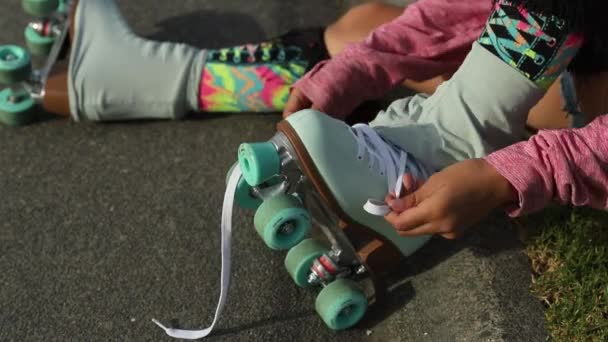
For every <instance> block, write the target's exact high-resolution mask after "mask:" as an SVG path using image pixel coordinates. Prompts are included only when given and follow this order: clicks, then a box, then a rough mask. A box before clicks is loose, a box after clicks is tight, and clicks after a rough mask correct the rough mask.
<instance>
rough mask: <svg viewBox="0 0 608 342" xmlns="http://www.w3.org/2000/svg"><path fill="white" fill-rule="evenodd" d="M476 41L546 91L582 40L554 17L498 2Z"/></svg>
mask: <svg viewBox="0 0 608 342" xmlns="http://www.w3.org/2000/svg"><path fill="white" fill-rule="evenodd" d="M478 42H479V43H480V44H481V45H482V46H484V47H485V48H486V49H488V50H489V51H490V52H492V53H493V54H495V55H496V56H498V57H499V58H500V59H502V60H503V61H504V62H505V63H507V64H509V65H511V66H512V67H513V68H515V69H517V70H518V71H519V72H521V73H522V74H523V75H525V76H526V77H527V78H529V79H530V80H531V81H533V82H534V83H536V85H538V86H539V87H540V88H542V89H545V90H547V89H548V88H549V87H550V86H551V84H553V82H555V80H556V79H557V78H558V77H559V75H560V74H561V73H562V72H564V71H565V70H566V67H567V66H568V64H570V62H571V61H572V59H573V58H574V57H575V56H576V54H577V53H578V51H579V49H580V48H581V46H582V44H583V39H582V36H580V35H578V34H573V33H571V32H569V31H568V28H567V25H566V22H565V21H564V20H562V19H560V18H558V17H556V16H551V15H543V14H539V13H535V12H530V11H528V10H527V9H526V8H525V7H523V6H522V5H517V6H515V5H512V4H511V3H510V2H509V1H497V2H496V8H495V10H494V12H493V13H492V15H491V16H490V19H489V20H488V23H487V24H486V28H485V30H484V31H483V33H482V34H481V37H480V38H479V40H478Z"/></svg>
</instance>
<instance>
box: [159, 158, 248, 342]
mask: <svg viewBox="0 0 608 342" xmlns="http://www.w3.org/2000/svg"><path fill="white" fill-rule="evenodd" d="M241 175H242V173H241V168H240V167H238V165H237V167H235V168H234V169H233V171H232V174H231V175H230V177H229V178H228V185H227V186H226V193H225V194H224V205H223V207H222V223H221V227H222V271H221V282H220V288H221V290H220V299H219V302H218V304H217V308H216V309H215V316H214V317H213V322H212V323H211V325H210V326H209V327H208V328H205V329H202V330H182V329H173V328H167V327H165V326H164V325H163V324H162V323H160V322H159V321H157V320H156V319H152V322H154V323H156V325H158V326H159V327H161V328H162V329H163V330H164V331H165V332H166V333H167V335H169V336H171V337H175V338H182V339H186V340H196V339H199V338H203V337H206V336H207V335H209V334H210V333H211V331H212V330H213V328H214V327H215V324H216V323H217V321H218V319H219V318H220V315H221V314H222V311H224V305H225V304H226V298H227V297H228V288H229V287H230V262H231V256H230V255H231V252H232V251H231V246H230V242H231V240H232V209H233V206H234V194H235V193H236V187H237V185H238V184H239V180H240V179H241Z"/></svg>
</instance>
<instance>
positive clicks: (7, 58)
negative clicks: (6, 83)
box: [0, 53, 17, 62]
mask: <svg viewBox="0 0 608 342" xmlns="http://www.w3.org/2000/svg"><path fill="white" fill-rule="evenodd" d="M0 57H2V60H3V61H5V62H11V61H14V60H16V59H17V56H15V55H13V54H12V53H7V54H5V55H3V56H0Z"/></svg>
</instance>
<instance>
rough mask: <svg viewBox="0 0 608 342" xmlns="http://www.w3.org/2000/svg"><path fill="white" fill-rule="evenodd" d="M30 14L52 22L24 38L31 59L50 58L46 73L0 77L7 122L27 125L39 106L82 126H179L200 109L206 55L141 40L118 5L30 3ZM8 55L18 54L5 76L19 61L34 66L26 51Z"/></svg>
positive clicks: (33, 27) (99, 1)
mask: <svg viewBox="0 0 608 342" xmlns="http://www.w3.org/2000/svg"><path fill="white" fill-rule="evenodd" d="M23 7H24V8H26V10H27V11H28V13H31V14H35V15H37V16H45V19H41V20H39V21H37V22H34V23H32V24H30V25H29V26H28V27H27V29H26V32H25V34H26V41H27V42H28V44H27V45H28V48H29V49H30V51H32V54H33V55H34V54H37V55H47V54H48V57H47V59H46V63H45V64H44V67H43V68H42V69H41V70H34V71H32V72H30V73H29V74H27V73H25V72H23V73H21V74H19V77H11V78H7V77H3V76H0V77H3V79H0V82H4V83H8V84H10V87H11V88H10V89H9V90H7V91H6V94H4V93H3V96H2V97H0V100H2V99H8V98H10V100H11V101H12V102H10V103H9V102H7V101H6V100H5V101H3V102H0V104H4V106H3V107H0V111H1V112H2V113H4V112H9V114H10V115H4V117H3V118H2V121H4V122H7V123H11V124H15V125H17V124H24V123H26V122H27V121H29V120H31V116H32V113H33V111H32V110H31V107H32V103H33V104H40V105H41V106H42V108H44V110H45V111H46V112H48V113H53V114H58V115H61V116H67V117H71V118H72V119H73V120H75V121H81V120H90V121H104V120H107V121H110V120H134V119H175V118H179V117H182V116H184V115H185V114H186V113H188V111H191V110H197V109H198V91H199V87H198V86H199V83H200V76H201V70H202V68H203V66H204V64H205V50H201V49H197V48H194V47H191V46H188V45H186V44H177V43H167V42H156V41H151V40H147V39H144V38H141V37H139V36H137V35H136V34H135V33H133V31H132V30H131V28H130V27H129V25H128V24H127V22H126V20H125V19H124V17H123V16H122V14H121V13H120V10H119V8H118V6H117V5H116V3H115V2H114V1H112V0H80V1H76V0H73V1H58V0H23ZM5 50H6V51H12V52H11V53H10V54H9V53H8V52H7V53H5V55H6V56H5V57H6V58H5V59H4V60H5V61H7V63H5V64H0V72H2V73H3V75H4V74H7V73H10V72H11V71H10V70H12V69H14V68H15V67H14V66H13V65H14V64H15V63H16V62H15V58H16V57H19V61H21V62H23V63H25V64H29V62H28V61H29V60H30V59H31V58H30V56H29V54H28V53H27V52H25V51H24V50H23V49H20V48H16V47H12V46H11V47H7V48H6V49H5ZM108 51H112V53H111V54H110V55H108ZM64 57H65V58H64ZM7 58H8V59H7ZM9 60H10V61H11V62H10V63H8V61H9ZM7 64H10V65H9V66H7ZM18 65H19V66H20V65H21V64H18ZM29 68H30V70H31V66H30V67H29ZM19 70H21V69H19ZM24 90H26V91H27V93H29V97H28V96H26V92H25V91H24ZM16 92H18V94H20V95H22V96H18V97H16V96H15V93H16ZM16 100H20V101H21V102H19V105H15V104H14V103H13V102H14V101H16ZM25 107H27V108H28V111H27V114H28V115H24V117H23V118H20V119H19V120H15V117H16V116H18V115H16V114H15V113H14V112H15V111H16V110H18V109H19V110H21V109H22V108H25ZM26 118H27V120H26Z"/></svg>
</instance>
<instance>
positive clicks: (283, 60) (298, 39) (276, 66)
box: [199, 28, 329, 112]
mask: <svg viewBox="0 0 608 342" xmlns="http://www.w3.org/2000/svg"><path fill="white" fill-rule="evenodd" d="M328 57H329V56H328V53H327V50H326V48H325V43H324V41H323V29H320V28H317V29H310V30H294V31H291V32H289V33H287V34H285V35H283V36H280V37H279V38H276V39H273V40H271V41H268V42H264V43H260V44H247V45H242V46H236V47H231V48H224V49H219V50H209V51H208V53H207V62H206V64H205V67H204V68H203V72H202V76H201V82H200V89H199V90H200V92H199V94H200V96H199V108H200V110H201V111H206V112H243V111H248V112H276V111H281V110H282V109H283V108H284V107H285V103H286V102H287V99H288V97H289V89H290V87H291V85H293V84H294V83H295V82H296V81H297V80H299V79H300V78H301V77H302V76H304V74H305V73H306V72H307V71H308V70H310V68H312V67H313V66H314V65H315V64H316V63H318V62H320V61H321V60H323V59H327V58H328Z"/></svg>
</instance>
